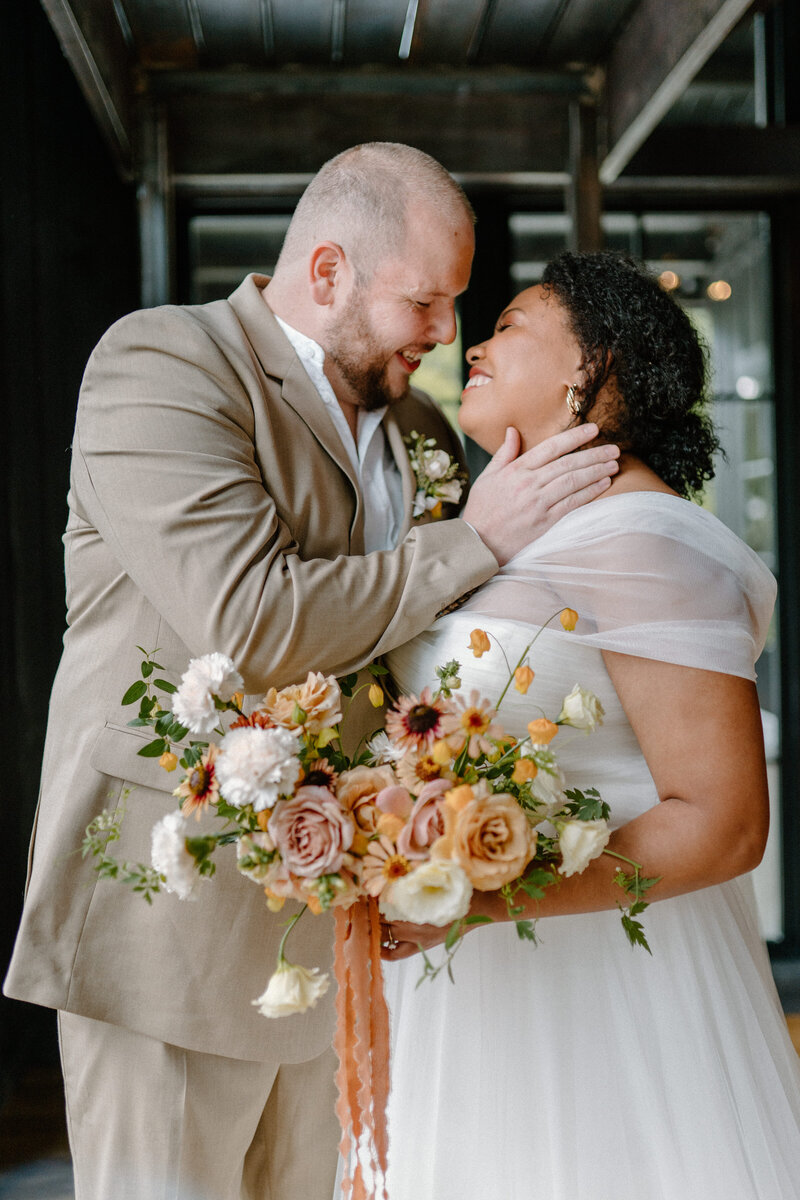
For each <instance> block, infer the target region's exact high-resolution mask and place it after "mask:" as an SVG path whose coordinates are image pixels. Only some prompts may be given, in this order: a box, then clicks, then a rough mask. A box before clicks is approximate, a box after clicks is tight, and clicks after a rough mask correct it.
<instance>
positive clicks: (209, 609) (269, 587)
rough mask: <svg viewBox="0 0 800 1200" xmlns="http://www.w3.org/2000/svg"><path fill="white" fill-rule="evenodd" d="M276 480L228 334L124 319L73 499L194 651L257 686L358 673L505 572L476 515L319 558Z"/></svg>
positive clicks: (95, 405)
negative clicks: (261, 453) (470, 520)
mask: <svg viewBox="0 0 800 1200" xmlns="http://www.w3.org/2000/svg"><path fill="white" fill-rule="evenodd" d="M178 348H179V349H178ZM268 488H269V481H266V483H265V481H264V480H263V478H262V475H261V471H260V469H259V466H258V464H257V462H256V457H255V447H254V417H253V401H252V397H251V396H250V394H249V393H248V389H247V386H246V384H245V382H244V373H243V372H242V371H241V370H239V371H237V369H235V367H234V366H233V365H232V363H231V360H230V356H229V355H227V354H226V353H224V352H223V351H222V349H221V348H220V346H219V345H218V344H217V342H216V340H215V339H214V338H213V337H211V336H210V334H209V333H208V332H207V331H206V330H205V329H204V328H202V327H201V326H200V325H199V324H198V322H197V321H196V320H194V319H193V318H192V316H191V315H190V314H189V313H187V312H186V310H183V309H179V308H165V309H157V310H150V311H149V312H142V313H136V314H132V315H131V316H130V317H127V318H123V320H122V321H121V322H118V323H117V325H115V326H113V327H112V329H111V330H110V331H109V332H108V334H106V336H105V337H104V338H103V340H102V341H101V343H100V344H99V346H98V347H97V349H96V350H95V352H94V354H93V356H92V358H91V359H90V362H89V365H88V366H87V370H86V374H85V376H84V382H83V386H82V390H81V399H80V403H79V408H78V420H77V424H76V433H75V442H74V445H73V479H72V492H73V497H72V503H73V506H74V507H76V509H77V511H78V513H79V515H80V516H81V517H82V518H83V519H84V520H85V521H86V522H87V523H88V524H89V525H93V526H94V527H95V528H96V529H97V530H98V532H99V534H100V536H101V537H102V539H103V541H104V543H105V545H106V546H107V548H108V549H109V551H110V553H111V554H112V555H113V557H114V558H115V560H116V561H117V563H118V564H119V566H120V567H121V569H122V570H123V571H124V573H125V574H126V575H127V576H129V577H130V578H131V579H132V580H133V582H134V583H135V585H136V586H137V588H138V589H139V590H140V591H141V592H142V593H143V595H144V596H145V597H146V598H147V600H148V601H149V603H150V604H151V605H152V606H153V607H154V608H155V609H156V610H157V611H158V612H159V613H160V614H161V616H162V617H163V618H164V620H165V621H166V622H167V623H168V624H169V625H170V627H171V628H172V629H173V630H174V631H175V632H176V633H177V634H178V636H179V637H180V638H181V640H182V641H183V642H184V644H185V645H186V646H187V648H188V649H189V651H190V653H192V654H193V655H197V654H203V653H207V652H209V651H212V650H218V651H221V652H223V653H226V654H229V655H230V656H231V657H232V658H233V659H234V661H235V662H236V664H237V666H238V668H239V670H240V671H241V672H242V674H243V675H244V677H245V681H246V684H247V688H248V691H251V692H256V691H260V690H263V689H264V688H266V687H267V686H269V685H270V684H275V685H279V686H280V685H283V684H286V683H288V682H291V681H294V680H296V679H299V678H302V677H303V676H304V675H305V674H306V672H307V671H308V670H311V669H314V670H320V671H324V672H326V673H333V674H337V675H341V674H342V673H345V672H348V671H351V670H354V669H356V668H358V667H360V666H362V665H363V664H365V663H366V662H369V661H370V660H371V659H372V658H374V657H375V656H376V655H378V654H381V653H384V652H386V651H388V650H390V649H392V648H393V647H394V646H396V645H399V644H401V643H402V642H404V641H407V640H408V639H410V638H411V637H413V636H414V635H415V634H416V633H418V632H420V631H421V630H422V629H424V628H426V627H427V626H428V625H429V624H431V622H432V621H433V620H434V618H435V615H436V613H437V611H438V610H439V609H440V608H442V606H443V605H444V604H447V603H450V602H451V601H453V600H455V599H456V598H457V597H458V596H460V595H461V594H462V593H464V592H466V591H468V590H470V589H471V588H474V587H476V586H477V585H479V584H480V583H482V582H484V581H485V580H486V579H488V578H489V577H490V576H491V575H492V574H494V572H495V571H496V569H497V563H496V560H495V558H494V556H493V555H492V553H491V552H490V551H489V550H488V549H487V547H486V546H485V545H484V544H483V543H482V542H481V540H480V538H478V536H477V535H476V534H475V533H474V531H473V530H472V529H471V528H470V527H469V526H468V525H466V523H465V522H463V521H461V520H452V521H445V522H439V523H437V524H431V525H426V526H423V527H421V528H417V529H414V530H412V531H411V533H410V534H409V535H408V536H407V537H406V538H405V539H404V540H403V542H402V543H401V544H400V546H399V547H398V548H397V549H396V550H392V551H381V552H377V553H373V554H369V555H363V556H348V555H345V554H342V555H340V556H338V557H336V558H332V559H313V558H312V559H304V558H303V557H302V553H301V549H302V548H300V547H298V546H297V544H296V542H295V541H294V539H293V535H292V532H291V530H290V529H289V528H288V527H287V525H286V523H285V522H284V521H282V520H281V519H280V518H279V516H278V513H277V511H276V505H275V502H274V500H273V498H272V497H271V495H270V493H269V490H268Z"/></svg>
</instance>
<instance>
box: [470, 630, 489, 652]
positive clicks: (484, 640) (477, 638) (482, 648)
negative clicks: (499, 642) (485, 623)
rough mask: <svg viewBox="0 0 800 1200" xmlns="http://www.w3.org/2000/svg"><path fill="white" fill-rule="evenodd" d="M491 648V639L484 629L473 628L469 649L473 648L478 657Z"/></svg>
mask: <svg viewBox="0 0 800 1200" xmlns="http://www.w3.org/2000/svg"><path fill="white" fill-rule="evenodd" d="M491 648H492V643H491V642H490V641H489V637H488V634H486V633H484V632H483V630H482V629H473V631H472V633H471V634H470V635H469V646H468V647H467V649H468V650H471V651H472V653H473V654H474V655H475V657H476V658H480V657H481V655H482V654H485V653H486V651H487V650H491Z"/></svg>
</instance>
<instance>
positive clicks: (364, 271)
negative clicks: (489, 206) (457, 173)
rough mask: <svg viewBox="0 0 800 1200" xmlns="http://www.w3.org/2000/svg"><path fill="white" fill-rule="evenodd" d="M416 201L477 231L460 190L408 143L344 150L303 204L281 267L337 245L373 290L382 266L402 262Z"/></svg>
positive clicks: (437, 165)
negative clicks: (324, 244) (371, 282)
mask: <svg viewBox="0 0 800 1200" xmlns="http://www.w3.org/2000/svg"><path fill="white" fill-rule="evenodd" d="M412 200H413V201H415V202H416V201H419V202H421V203H423V204H427V205H429V206H430V208H431V209H432V210H433V211H434V212H435V213H437V214H438V215H439V216H441V217H442V219H443V220H444V221H447V222H449V223H452V224H456V225H460V224H462V223H463V222H464V221H465V220H466V221H468V222H469V223H470V225H474V223H475V214H474V212H473V210H472V206H471V204H470V202H469V200H468V199H467V197H466V195H465V194H464V192H463V190H462V188H461V187H460V185H459V184H458V183H457V182H456V181H455V179H453V177H452V175H450V174H449V173H448V172H447V171H446V170H445V168H444V167H443V166H442V165H441V163H439V162H437V161H436V159H435V158H431V156H430V155H429V154H425V152H424V151H422V150H417V149H416V147H414V146H406V145H403V144H402V143H400V142H365V143H363V144H362V145H359V146H353V147H351V148H350V149H349V150H343V151H342V153H341V154H337V155H336V157H335V158H332V159H330V160H329V161H328V162H326V163H325V164H324V166H322V167H321V168H320V170H319V171H318V172H317V174H316V175H315V176H314V178H313V179H312V181H311V183H310V184H309V185H308V187H307V188H306V190H305V192H304V193H303V195H302V196H301V198H300V200H299V201H298V204H297V208H296V209H295V212H294V215H293V217H292V220H291V223H290V225H289V229H288V231H287V233H286V238H285V240H284V243H283V248H282V250H281V254H280V258H279V260H278V261H279V263H288V262H292V261H293V260H295V259H298V258H302V257H303V256H304V255H306V254H308V253H309V251H310V250H311V249H312V247H313V246H315V245H318V244H319V243H320V242H327V241H332V242H336V243H337V244H338V245H340V246H341V247H342V249H343V250H344V251H345V253H346V254H347V255H348V257H349V258H350V259H351V261H352V263H353V267H354V269H355V271H356V274H357V277H358V279H359V281H360V282H362V283H365V282H367V281H368V280H369V279H370V278H371V276H372V275H373V273H374V271H375V268H376V267H377V265H378V263H380V262H382V261H384V260H385V259H387V258H392V257H395V256H398V255H400V254H402V252H403V247H404V244H405V236H406V230H407V217H408V211H409V204H410V202H411V201H412Z"/></svg>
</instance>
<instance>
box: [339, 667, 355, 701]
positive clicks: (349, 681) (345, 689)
mask: <svg viewBox="0 0 800 1200" xmlns="http://www.w3.org/2000/svg"><path fill="white" fill-rule="evenodd" d="M357 682H358V675H357V674H356V673H355V672H354V673H353V674H352V675H343V676H342V678H341V679H340V680H339V687H340V689H341V692H342V695H343V696H347V697H350V696H352V694H353V689H354V687H355V686H356V683H357Z"/></svg>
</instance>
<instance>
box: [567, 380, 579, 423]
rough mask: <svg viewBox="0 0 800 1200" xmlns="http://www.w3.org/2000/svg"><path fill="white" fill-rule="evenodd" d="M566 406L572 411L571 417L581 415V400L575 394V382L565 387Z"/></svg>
mask: <svg viewBox="0 0 800 1200" xmlns="http://www.w3.org/2000/svg"><path fill="white" fill-rule="evenodd" d="M567 408H568V409H569V411H570V412H571V413H572V415H573V417H579V416H580V415H581V402H580V400H579V399H578V397H577V396H576V395H575V384H574V383H572V384H570V386H569V387H568V388H567Z"/></svg>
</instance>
